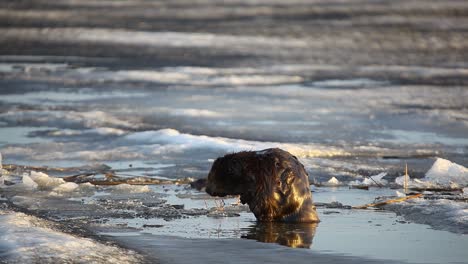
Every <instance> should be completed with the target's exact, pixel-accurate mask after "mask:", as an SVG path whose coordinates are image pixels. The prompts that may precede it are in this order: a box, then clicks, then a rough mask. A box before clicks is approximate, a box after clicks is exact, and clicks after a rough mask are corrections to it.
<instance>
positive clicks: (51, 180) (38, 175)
mask: <svg viewBox="0 0 468 264" xmlns="http://www.w3.org/2000/svg"><path fill="white" fill-rule="evenodd" d="M30 177H31V179H32V180H33V181H34V182H35V183H37V185H38V187H39V189H42V190H49V189H53V188H55V187H57V186H59V185H61V184H64V183H65V181H64V180H63V179H61V178H55V177H50V176H49V175H47V174H45V173H43V172H36V171H31V174H30Z"/></svg>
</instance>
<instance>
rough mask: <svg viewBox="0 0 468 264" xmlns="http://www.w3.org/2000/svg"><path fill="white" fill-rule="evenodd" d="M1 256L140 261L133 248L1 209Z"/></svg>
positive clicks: (46, 260) (31, 260)
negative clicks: (53, 226) (67, 232)
mask: <svg viewBox="0 0 468 264" xmlns="http://www.w3.org/2000/svg"><path fill="white" fill-rule="evenodd" d="M0 230H1V233H0V248H2V252H1V253H2V254H1V257H2V259H4V260H7V263H36V262H38V261H39V260H40V261H39V262H41V263H75V262H79V263H140V262H141V261H142V260H141V259H140V258H139V257H138V256H137V255H136V253H135V252H133V251H128V250H124V249H121V248H118V247H114V246H108V245H104V244H101V243H98V242H96V241H93V240H91V239H87V238H81V237H77V236H73V235H68V234H65V233H62V232H58V231H55V230H54V229H52V228H51V226H50V223H49V222H47V221H45V220H42V219H39V218H37V217H34V216H29V215H26V214H23V213H16V212H8V211H0Z"/></svg>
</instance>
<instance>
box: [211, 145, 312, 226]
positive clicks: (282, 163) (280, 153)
mask: <svg viewBox="0 0 468 264" xmlns="http://www.w3.org/2000/svg"><path fill="white" fill-rule="evenodd" d="M206 192H207V193H208V194H210V195H212V196H221V197H223V196H226V195H240V200H241V202H242V203H243V204H248V205H249V208H250V210H251V211H252V212H253V213H254V215H255V217H256V218H257V219H258V220H259V221H262V222H272V221H279V222H318V221H319V218H318V216H317V212H316V210H315V206H314V204H313V202H312V194H311V192H310V188H309V179H308V175H307V172H306V171H305V169H304V166H303V165H302V164H301V163H300V162H299V161H298V160H297V158H296V157H295V156H293V155H291V154H290V153H289V152H287V151H284V150H281V149H278V148H273V149H265V150H262V151H244V152H239V153H234V154H228V155H225V156H224V157H220V158H218V159H216V160H215V162H214V163H213V166H212V167H211V171H210V173H209V174H208V182H207V186H206Z"/></svg>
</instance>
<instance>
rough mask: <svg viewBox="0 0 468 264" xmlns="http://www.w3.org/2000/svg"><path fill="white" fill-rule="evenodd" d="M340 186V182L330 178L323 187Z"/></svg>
mask: <svg viewBox="0 0 468 264" xmlns="http://www.w3.org/2000/svg"><path fill="white" fill-rule="evenodd" d="M340 184H341V182H340V181H339V180H338V179H337V178H335V177H332V178H331V179H330V180H328V181H327V182H326V183H325V185H327V186H338V185H340Z"/></svg>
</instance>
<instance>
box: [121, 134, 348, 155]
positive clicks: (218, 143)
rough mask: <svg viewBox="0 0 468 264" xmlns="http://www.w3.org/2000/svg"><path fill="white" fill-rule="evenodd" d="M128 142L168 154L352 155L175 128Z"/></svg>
mask: <svg viewBox="0 0 468 264" xmlns="http://www.w3.org/2000/svg"><path fill="white" fill-rule="evenodd" d="M124 139H125V140H127V141H130V142H133V143H139V144H158V145H156V146H154V148H155V149H154V154H162V153H167V152H183V151H186V150H190V149H202V148H208V149H216V150H223V151H226V152H237V151H245V150H247V151H252V150H259V149H267V148H275V147H277V148H282V149H284V150H286V151H289V152H291V153H292V154H293V155H296V156H298V157H321V156H338V155H343V156H344V155H349V154H348V153H347V152H346V151H344V150H341V149H337V148H334V147H325V146H321V145H316V144H300V145H299V144H290V143H275V142H259V141H249V140H242V139H231V138H225V137H209V136H205V135H200V136H198V135H191V134H186V133H180V132H179V131H177V130H175V129H171V128H167V129H161V130H156V131H144V132H136V133H133V134H129V135H127V136H125V137H124Z"/></svg>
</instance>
